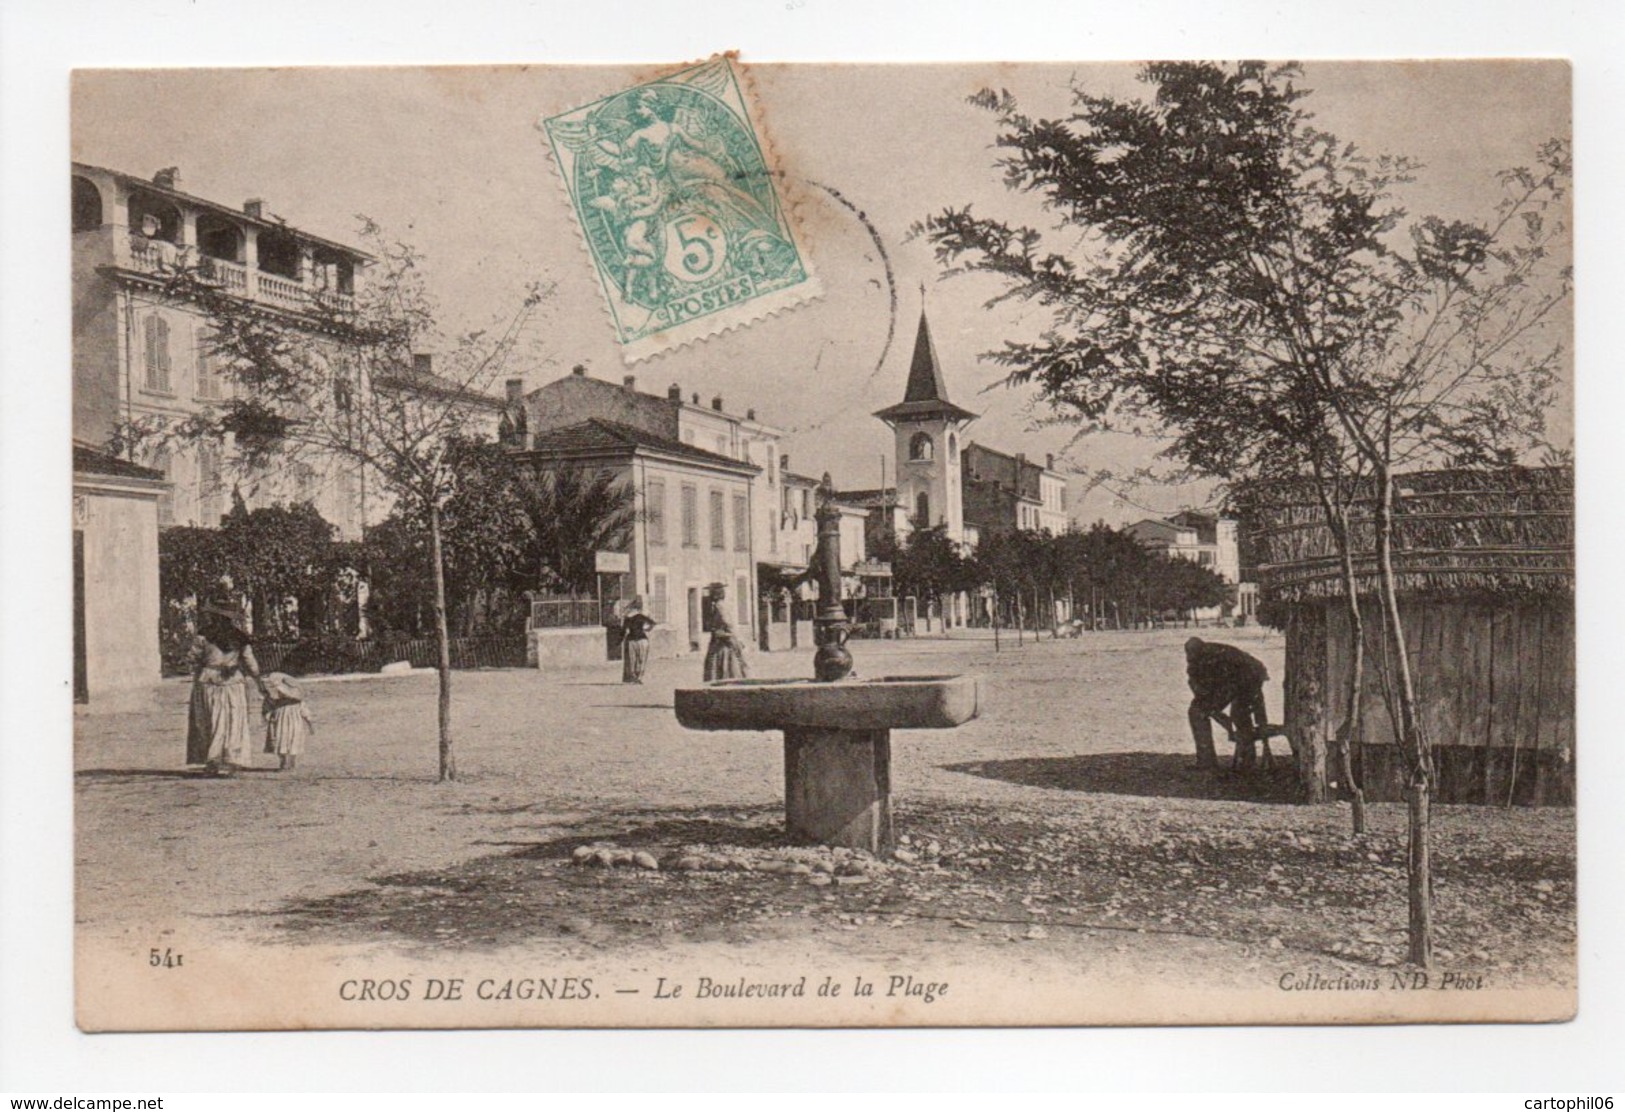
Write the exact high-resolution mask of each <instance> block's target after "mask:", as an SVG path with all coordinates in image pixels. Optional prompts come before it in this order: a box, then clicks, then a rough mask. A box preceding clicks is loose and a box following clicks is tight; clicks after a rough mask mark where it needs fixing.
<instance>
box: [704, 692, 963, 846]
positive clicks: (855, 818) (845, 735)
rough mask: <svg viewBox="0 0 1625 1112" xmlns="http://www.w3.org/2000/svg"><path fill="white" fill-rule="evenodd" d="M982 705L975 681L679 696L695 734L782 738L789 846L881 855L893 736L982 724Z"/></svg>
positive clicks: (888, 838)
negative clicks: (754, 733) (764, 733)
mask: <svg viewBox="0 0 1625 1112" xmlns="http://www.w3.org/2000/svg"><path fill="white" fill-rule="evenodd" d="M979 699H980V691H979V686H978V684H977V680H976V677H975V676H887V677H884V678H882V679H877V680H865V681H859V680H844V681H839V682H835V683H818V682H814V681H809V680H729V681H724V682H721V683H716V684H712V685H710V686H708V687H701V688H691V689H683V690H679V691H678V692H677V693H676V701H677V721H678V722H680V723H682V724H683V725H684V726H686V727H688V728H689V729H692V730H758V731H760V730H778V731H782V732H783V734H784V811H785V826H786V829H787V832H788V834H789V836H790V839H791V840H792V841H795V842H803V843H808V842H810V843H815V844H818V845H826V846H848V847H851V848H853V849H866V850H868V851H869V852H871V853H874V854H877V855H885V854H888V853H890V852H891V850H892V848H893V841H892V822H891V732H892V730H894V729H905V730H943V729H951V728H953V727H955V726H958V725H960V724H961V723H964V722H968V721H970V720H971V719H972V718H975V717H976V715H977V713H978V711H979V709H980V708H979Z"/></svg>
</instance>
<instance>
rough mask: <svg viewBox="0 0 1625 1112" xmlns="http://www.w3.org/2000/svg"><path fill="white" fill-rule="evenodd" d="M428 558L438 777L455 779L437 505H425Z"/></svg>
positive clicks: (448, 637)
mask: <svg viewBox="0 0 1625 1112" xmlns="http://www.w3.org/2000/svg"><path fill="white" fill-rule="evenodd" d="M429 560H430V563H432V564H433V565H434V638H435V652H436V658H437V659H436V670H437V671H439V673H440V780H441V781H442V782H445V781H447V780H455V779H457V760H456V757H455V756H453V754H452V750H451V632H450V630H449V629H448V628H447V626H446V561H445V553H444V552H443V551H442V549H441V543H440V507H439V506H437V505H435V504H433V503H431V504H430V505H429Z"/></svg>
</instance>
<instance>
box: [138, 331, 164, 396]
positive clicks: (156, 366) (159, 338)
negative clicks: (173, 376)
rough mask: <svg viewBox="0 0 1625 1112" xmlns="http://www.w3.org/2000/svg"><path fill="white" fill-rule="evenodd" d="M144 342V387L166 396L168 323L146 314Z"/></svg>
mask: <svg viewBox="0 0 1625 1112" xmlns="http://www.w3.org/2000/svg"><path fill="white" fill-rule="evenodd" d="M142 333H143V339H144V340H145V342H146V372H147V374H146V387H147V389H148V390H156V391H158V392H160V393H164V394H167V393H169V392H170V384H169V322H168V321H167V320H165V319H164V318H163V317H161V316H159V315H158V314H157V313H149V314H147V318H146V320H145V321H144V322H143V323H142Z"/></svg>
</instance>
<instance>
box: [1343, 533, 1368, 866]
mask: <svg viewBox="0 0 1625 1112" xmlns="http://www.w3.org/2000/svg"><path fill="white" fill-rule="evenodd" d="M1339 532H1341V534H1342V535H1341V536H1340V537H1338V538H1337V544H1338V547H1339V548H1340V549H1341V550H1342V556H1343V592H1344V594H1345V595H1346V596H1347V599H1348V614H1349V636H1350V645H1349V651H1350V653H1351V654H1352V657H1351V659H1350V661H1349V701H1348V705H1347V707H1345V708H1344V712H1343V726H1342V728H1341V729H1340V730H1338V731H1337V732H1338V739H1337V748H1338V763H1339V766H1340V768H1339V770H1340V772H1341V773H1342V776H1343V785H1344V787H1345V788H1347V789H1348V793H1349V803H1350V807H1351V809H1352V811H1353V827H1354V833H1356V834H1364V833H1365V789H1364V788H1362V787H1361V786H1360V781H1359V780H1358V779H1356V778H1355V775H1354V746H1355V745H1356V744H1358V743H1359V740H1360V688H1361V686H1362V685H1363V684H1364V683H1365V619H1364V618H1362V617H1361V615H1360V595H1359V593H1358V590H1357V587H1358V583H1357V581H1356V579H1355V576H1354V554H1353V553H1351V552H1350V551H1349V540H1348V521H1347V519H1346V518H1345V519H1344V522H1343V525H1342V527H1341V529H1340V530H1339Z"/></svg>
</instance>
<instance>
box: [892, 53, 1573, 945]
mask: <svg viewBox="0 0 1625 1112" xmlns="http://www.w3.org/2000/svg"><path fill="white" fill-rule="evenodd" d="M1302 76H1303V74H1302V70H1301V67H1299V66H1298V65H1296V64H1287V65H1268V64H1264V63H1259V62H1246V63H1241V64H1237V65H1217V64H1210V63H1168V64H1153V65H1147V66H1145V67H1143V68H1142V70H1141V72H1140V78H1141V80H1142V81H1143V83H1144V84H1145V85H1146V86H1147V89H1148V91H1149V95H1148V96H1147V97H1146V98H1144V99H1126V98H1118V97H1113V96H1097V95H1093V94H1092V93H1090V92H1089V91H1088V90H1087V89H1086V88H1083V87H1076V88H1075V89H1074V96H1073V109H1072V111H1071V113H1070V114H1069V115H1068V116H1067V117H1065V118H1063V119H1053V120H1051V119H1035V118H1032V117H1029V116H1027V115H1024V114H1023V113H1022V112H1021V110H1020V107H1019V105H1018V104H1017V102H1016V101H1015V99H1014V98H1013V97H1011V96H1010V95H1009V94H1008V93H1004V92H994V91H989V90H984V91H982V92H980V93H978V94H976V95H975V96H973V97H972V98H971V99H972V101H973V103H975V104H977V105H979V106H981V107H983V108H985V109H986V110H987V111H988V112H989V113H991V115H992V116H993V117H994V119H995V121H996V128H997V139H996V144H997V147H998V148H999V149H1000V150H1001V151H1002V152H1003V154H1002V156H1001V157H1000V159H999V160H998V168H999V169H1000V171H1001V172H1002V174H1003V177H1004V180H1005V182H1006V184H1007V185H1008V186H1009V187H1010V188H1011V189H1013V190H1017V191H1021V192H1024V193H1031V194H1035V195H1036V196H1037V197H1038V198H1039V199H1040V201H1041V202H1042V204H1043V206H1044V208H1045V210H1046V211H1047V212H1048V213H1050V214H1051V215H1052V216H1053V218H1054V231H1055V232H1056V233H1057V236H1056V238H1057V239H1059V240H1061V241H1062V242H1064V243H1065V244H1066V246H1064V247H1063V246H1051V245H1050V243H1049V242H1048V241H1047V240H1046V238H1045V236H1044V234H1043V233H1042V232H1040V231H1039V230H1038V229H1036V228H1033V227H1030V226H1023V225H1013V224H1009V223H1005V222H1003V221H1000V220H998V219H992V218H988V217H984V216H981V215H978V214H973V213H972V212H971V210H970V209H969V208H968V207H967V208H956V209H948V210H946V211H943V212H941V213H939V214H937V215H935V216H932V217H930V218H928V219H927V220H925V221H924V222H923V223H922V224H921V225H920V226H919V228H918V229H917V230H918V231H919V232H920V233H921V234H923V235H925V236H927V237H928V238H929V240H930V241H931V242H933V243H934V245H935V247H936V251H937V256H938V259H939V261H940V262H941V263H943V264H944V266H945V267H946V268H947V269H948V271H949V272H950V273H960V272H974V273H979V274H986V275H992V276H994V277H996V278H997V279H999V280H1000V281H1001V284H1002V286H1003V290H1002V293H1001V295H1000V299H1001V300H1002V299H1005V298H1010V297H1018V298H1022V299H1025V300H1028V301H1030V302H1032V303H1034V304H1036V305H1038V306H1040V307H1042V308H1043V309H1045V310H1047V311H1048V313H1049V314H1050V321H1049V328H1048V330H1047V331H1046V332H1045V333H1044V335H1043V336H1042V337H1041V338H1039V339H1037V340H1035V341H1031V342H1008V343H1006V344H1005V346H1004V347H1003V348H1002V349H1000V350H998V351H996V352H994V353H991V354H990V356H989V358H991V359H992V360H993V361H994V362H996V363H997V364H999V365H1002V366H1003V367H1005V368H1007V369H1008V372H1009V380H1010V381H1011V382H1012V383H1034V384H1036V385H1037V386H1038V388H1039V389H1040V391H1041V392H1042V394H1043V396H1044V397H1045V398H1046V399H1047V400H1048V401H1049V403H1051V404H1052V405H1053V406H1054V408H1055V409H1056V410H1057V411H1058V412H1059V413H1060V414H1061V415H1062V416H1063V417H1065V418H1070V419H1071V420H1072V421H1074V422H1076V423H1077V424H1078V425H1079V426H1080V427H1081V429H1082V430H1084V431H1088V430H1094V429H1100V428H1108V427H1118V426H1121V425H1129V426H1132V427H1139V428H1143V429H1147V430H1149V431H1151V432H1154V433H1156V434H1158V435H1160V436H1162V437H1165V438H1166V444H1167V448H1166V451H1165V453H1164V458H1165V459H1166V460H1167V461H1168V463H1169V465H1170V469H1171V470H1175V471H1177V473H1179V474H1181V475H1184V476H1192V475H1199V476H1205V477H1208V478H1212V479H1217V480H1220V481H1222V482H1225V483H1229V484H1232V487H1234V486H1236V485H1239V484H1242V483H1244V482H1246V481H1249V480H1253V481H1256V480H1267V479H1271V478H1281V477H1290V478H1293V479H1299V480H1302V479H1309V480H1312V481H1313V483H1314V485H1315V488H1316V491H1317V495H1318V497H1319V499H1320V501H1321V504H1322V508H1323V509H1324V511H1325V515H1326V520H1327V522H1328V524H1329V526H1330V529H1331V532H1332V534H1333V537H1334V540H1335V543H1336V545H1337V546H1338V550H1339V551H1338V555H1339V557H1340V560H1341V564H1342V569H1343V578H1344V587H1345V591H1344V594H1345V596H1346V598H1347V599H1348V606H1349V611H1348V616H1349V620H1350V622H1351V623H1353V629H1354V633H1353V637H1352V639H1351V644H1352V645H1353V646H1354V647H1355V652H1354V654H1353V659H1352V660H1351V661H1350V668H1351V669H1352V671H1353V673H1354V678H1353V682H1352V683H1351V684H1350V686H1349V691H1350V692H1351V693H1357V692H1359V691H1360V689H1361V683H1360V678H1359V676H1360V673H1361V670H1362V669H1364V668H1367V667H1373V666H1375V667H1379V668H1384V669H1387V678H1388V679H1389V680H1390V681H1391V687H1392V690H1393V691H1394V700H1395V703H1396V707H1397V713H1396V714H1395V716H1394V718H1395V728H1394V730H1395V737H1394V740H1395V744H1396V746H1397V747H1398V750H1399V752H1400V753H1401V754H1402V757H1403V759H1404V761H1405V763H1406V768H1407V773H1408V779H1407V785H1408V786H1407V800H1408V820H1407V821H1408V836H1409V854H1408V869H1407V873H1408V882H1407V888H1408V899H1409V907H1410V912H1409V937H1410V947H1409V958H1410V960H1411V961H1412V962H1414V963H1415V964H1417V965H1419V966H1422V967H1427V966H1429V965H1430V964H1431V962H1432V895H1431V862H1430V858H1429V838H1430V830H1429V827H1430V817H1429V801H1430V794H1431V791H1432V786H1433V778H1434V771H1433V761H1432V753H1431V747H1430V743H1429V741H1428V739H1426V738H1425V737H1423V735H1422V732H1421V729H1420V726H1419V717H1418V714H1417V693H1416V689H1415V683H1414V679H1413V675H1412V669H1411V666H1410V661H1409V659H1408V657H1407V650H1406V642H1405V636H1404V628H1403V624H1402V622H1401V619H1400V611H1399V607H1398V604H1397V599H1396V582H1395V574H1394V565H1393V553H1392V536H1393V508H1394V490H1395V477H1396V475H1398V474H1401V473H1403V472H1404V471H1405V470H1408V469H1420V468H1426V467H1436V466H1446V465H1448V466H1454V467H1462V466H1473V465H1477V464H1483V465H1494V464H1500V463H1507V462H1512V461H1515V460H1516V459H1518V458H1519V456H1520V454H1521V453H1529V452H1535V451H1539V450H1540V449H1541V448H1542V447H1549V446H1546V445H1544V434H1545V428H1544V421H1545V415H1546V413H1547V411H1548V410H1549V409H1550V407H1551V405H1552V403H1553V398H1554V386H1555V382H1556V375H1557V372H1558V370H1559V368H1560V367H1561V366H1562V363H1561V359H1562V343H1561V339H1562V335H1563V328H1562V324H1563V321H1562V318H1563V315H1564V314H1563V312H1562V311H1560V310H1561V309H1563V308H1564V307H1565V306H1566V302H1567V301H1568V299H1569V296H1570V290H1571V280H1572V276H1571V271H1570V268H1569V266H1568V262H1567V259H1568V254H1569V250H1570V244H1569V234H1568V223H1567V211H1568V190H1569V180H1570V176H1571V162H1570V151H1569V147H1568V144H1567V142H1566V141H1565V140H1558V139H1554V140H1552V141H1550V142H1548V143H1546V144H1544V145H1543V146H1542V147H1541V148H1540V149H1539V150H1538V151H1534V152H1531V155H1532V160H1531V163H1530V165H1528V166H1526V167H1517V168H1513V169H1509V170H1507V171H1505V172H1504V173H1502V174H1501V175H1500V176H1499V183H1498V184H1499V190H1500V196H1499V199H1498V200H1497V201H1495V202H1493V203H1492V205H1491V206H1490V207H1489V211H1487V212H1486V213H1485V215H1484V216H1483V218H1482V219H1481V220H1478V221H1461V220H1450V219H1443V218H1439V217H1431V216H1430V217H1426V218H1423V219H1419V220H1413V219H1409V218H1408V217H1407V214H1406V212H1405V210H1404V209H1403V208H1402V207H1401V205H1400V203H1399V201H1398V199H1397V198H1398V191H1399V190H1401V189H1402V187H1403V186H1404V185H1405V184H1407V183H1409V182H1411V181H1412V180H1414V178H1415V177H1416V175H1417V174H1418V173H1419V172H1420V170H1421V167H1420V166H1418V165H1417V164H1416V163H1414V162H1412V161H1411V160H1409V159H1406V158H1404V157H1396V156H1391V155H1386V154H1382V155H1369V154H1366V153H1364V152H1362V151H1361V150H1359V149H1358V148H1357V147H1356V146H1355V145H1353V144H1349V143H1345V142H1342V141H1340V140H1339V139H1338V138H1337V137H1335V136H1333V135H1331V134H1328V133H1327V132H1325V131H1322V130H1320V129H1318V128H1317V127H1315V126H1314V125H1313V117H1312V115H1311V114H1310V112H1309V111H1308V110H1307V101H1308V98H1309V96H1310V94H1309V92H1308V91H1307V90H1305V89H1304V88H1302V87H1300V85H1299V81H1300V80H1301V79H1302ZM1362 490H1374V491H1375V496H1376V497H1375V501H1376V511H1375V514H1374V519H1375V520H1374V533H1375V537H1374V543H1373V549H1374V551H1366V552H1357V551H1353V544H1352V543H1351V541H1352V538H1351V530H1350V528H1349V511H1350V507H1351V505H1352V504H1353V503H1354V501H1355V500H1356V498H1357V497H1358V495H1359V492H1360V491H1362ZM1362 557H1364V558H1365V559H1366V560H1369V561H1371V562H1372V563H1374V565H1375V568H1376V580H1377V584H1378V589H1377V595H1378V604H1379V605H1378V612H1379V613H1380V615H1381V620H1382V623H1383V625H1384V627H1385V628H1384V635H1385V643H1386V645H1387V648H1388V651H1387V652H1386V653H1385V657H1386V659H1385V660H1380V661H1376V662H1369V661H1366V660H1365V659H1364V658H1363V654H1362V653H1361V651H1360V650H1361V646H1362V645H1363V643H1364V642H1363V637H1362V633H1361V610H1360V606H1359V594H1360V592H1359V590H1358V588H1359V586H1360V584H1359V583H1358V582H1357V578H1356V564H1357V562H1359V561H1360V559H1361V558H1362ZM1358 711H1359V707H1358V702H1357V699H1356V698H1355V697H1352V696H1351V700H1350V704H1349V706H1348V707H1347V709H1346V714H1345V722H1344V726H1343V728H1342V729H1341V730H1340V731H1339V738H1340V742H1341V744H1340V745H1339V747H1340V749H1341V750H1342V752H1343V756H1342V758H1341V759H1342V761H1343V768H1344V775H1345V778H1347V779H1349V780H1350V782H1351V781H1352V778H1351V777H1349V776H1348V773H1349V769H1348V764H1347V761H1348V757H1347V752H1348V748H1349V746H1348V739H1349V738H1350V737H1352V736H1356V735H1355V732H1354V727H1355V725H1356V719H1355V715H1357V714H1358ZM1300 743H1301V744H1321V742H1320V741H1319V739H1313V738H1303V739H1301V740H1300ZM1364 817H1365V816H1364V808H1363V805H1362V801H1361V799H1360V798H1359V796H1358V795H1357V794H1356V795H1355V797H1354V813H1353V818H1354V823H1355V829H1356V831H1357V832H1358V831H1360V830H1363V828H1364Z"/></svg>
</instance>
